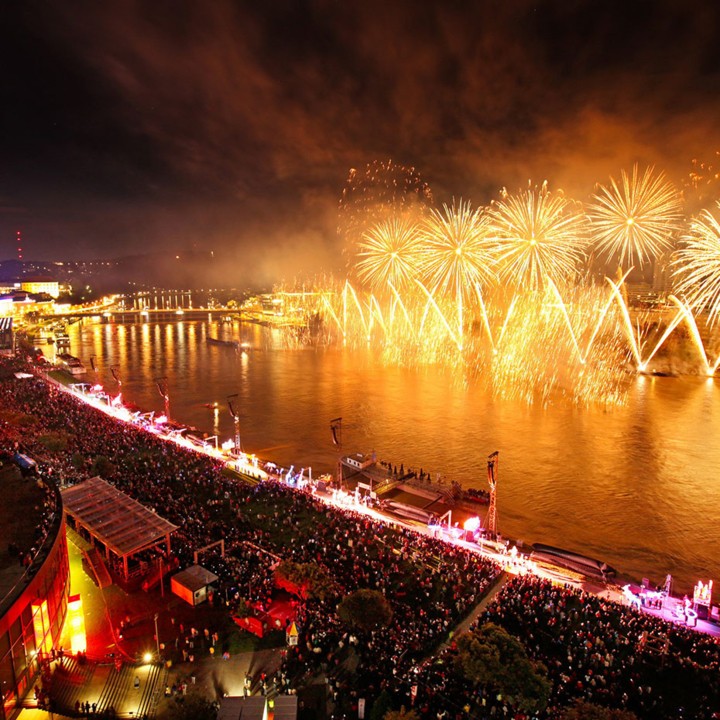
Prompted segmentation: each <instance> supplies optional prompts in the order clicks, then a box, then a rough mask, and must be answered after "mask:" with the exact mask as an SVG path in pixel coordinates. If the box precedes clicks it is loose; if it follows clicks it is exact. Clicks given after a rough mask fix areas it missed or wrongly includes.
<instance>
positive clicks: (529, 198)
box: [489, 183, 587, 289]
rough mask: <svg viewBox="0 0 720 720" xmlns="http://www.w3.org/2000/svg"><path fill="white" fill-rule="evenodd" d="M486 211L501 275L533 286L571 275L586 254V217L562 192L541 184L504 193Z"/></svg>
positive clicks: (513, 281)
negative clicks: (555, 191) (536, 186)
mask: <svg viewBox="0 0 720 720" xmlns="http://www.w3.org/2000/svg"><path fill="white" fill-rule="evenodd" d="M489 214H490V223H491V226H492V229H491V234H492V235H493V237H494V240H495V242H496V244H497V263H498V275H499V277H500V279H501V280H503V281H508V282H510V283H511V284H512V285H514V286H517V287H525V288H528V289H538V288H543V287H545V286H546V285H547V282H548V280H550V281H552V282H554V283H556V284H562V283H564V282H565V281H567V280H569V279H570V278H573V277H574V276H575V275H576V273H577V270H578V267H579V264H580V262H581V261H582V260H583V259H584V257H585V253H584V247H585V242H586V234H587V233H586V222H585V219H584V216H583V214H582V213H581V212H580V211H579V209H578V207H577V206H576V204H575V203H573V202H572V201H570V200H568V199H567V198H565V196H564V195H563V194H561V193H554V194H553V193H551V192H550V191H549V190H548V188H547V184H545V183H543V185H542V186H541V187H540V188H532V187H530V188H528V189H527V190H524V191H522V192H519V193H518V194H516V195H509V194H508V193H507V192H503V197H502V199H501V200H499V201H497V202H494V203H493V205H492V207H491V209H490V211H489Z"/></svg>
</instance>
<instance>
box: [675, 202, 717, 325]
mask: <svg viewBox="0 0 720 720" xmlns="http://www.w3.org/2000/svg"><path fill="white" fill-rule="evenodd" d="M716 205H717V207H718V209H719V210H720V202H717V203H716ZM673 270H674V272H673V276H674V278H675V279H676V281H677V282H676V286H675V292H676V293H677V294H678V295H682V296H684V297H685V298H686V300H687V302H688V304H689V305H690V306H691V307H693V308H694V309H695V310H696V311H698V312H702V311H707V312H708V313H709V318H708V321H709V323H710V324H711V325H714V324H715V322H716V321H717V320H718V318H720V222H718V220H717V218H716V217H715V216H714V215H713V214H712V213H711V212H709V211H708V210H703V212H702V213H700V216H699V217H697V218H695V219H693V220H692V221H691V223H690V232H689V233H688V234H687V235H686V236H685V237H684V238H683V245H682V247H681V248H680V249H679V250H678V252H677V256H676V258H675V260H674V261H673Z"/></svg>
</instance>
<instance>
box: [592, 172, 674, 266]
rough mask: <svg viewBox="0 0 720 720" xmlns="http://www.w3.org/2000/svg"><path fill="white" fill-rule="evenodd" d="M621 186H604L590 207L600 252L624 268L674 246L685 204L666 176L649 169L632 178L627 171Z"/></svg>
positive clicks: (635, 173) (622, 178) (654, 256)
mask: <svg viewBox="0 0 720 720" xmlns="http://www.w3.org/2000/svg"><path fill="white" fill-rule="evenodd" d="M620 177H621V181H620V183H619V184H618V183H617V182H615V180H614V179H613V178H610V185H609V186H604V185H600V186H599V187H598V192H597V193H596V194H595V195H594V196H593V202H592V203H591V204H590V206H589V207H588V216H589V217H590V222H591V224H592V226H593V228H594V236H595V243H596V247H597V250H598V252H599V254H600V255H605V256H606V257H607V258H608V259H610V258H617V259H618V260H619V262H620V265H621V266H622V267H629V266H630V265H632V264H633V263H634V262H635V261H637V262H638V263H639V265H640V267H642V265H643V263H645V262H647V261H648V260H650V259H651V258H657V257H658V256H659V255H661V254H662V253H663V252H664V251H665V250H667V249H668V248H669V247H670V246H671V241H672V237H673V235H674V234H676V233H677V232H678V231H679V229H680V219H681V210H682V205H681V201H680V196H679V194H678V192H677V190H676V189H675V187H674V186H673V185H672V183H670V182H669V181H668V180H667V179H666V178H665V175H664V174H663V173H661V172H660V173H656V172H655V170H654V168H647V169H646V170H645V172H644V173H643V175H642V177H641V176H640V174H639V170H638V166H637V165H635V166H634V167H633V171H632V175H628V174H627V173H626V172H625V171H624V170H623V171H622V173H621V176H620Z"/></svg>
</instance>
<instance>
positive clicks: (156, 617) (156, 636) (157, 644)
mask: <svg viewBox="0 0 720 720" xmlns="http://www.w3.org/2000/svg"><path fill="white" fill-rule="evenodd" d="M159 614H160V613H155V645H156V646H157V656H158V661H159V660H160V636H159V635H158V624H157V621H158V615H159Z"/></svg>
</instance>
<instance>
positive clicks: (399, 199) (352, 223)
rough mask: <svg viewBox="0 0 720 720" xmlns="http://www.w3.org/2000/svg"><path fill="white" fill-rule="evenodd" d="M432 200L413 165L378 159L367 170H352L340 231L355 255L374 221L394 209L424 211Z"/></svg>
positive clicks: (345, 190)
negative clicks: (356, 249) (356, 248)
mask: <svg viewBox="0 0 720 720" xmlns="http://www.w3.org/2000/svg"><path fill="white" fill-rule="evenodd" d="M432 204H433V196H432V191H431V189H430V186H429V185H428V184H427V183H426V182H425V181H424V180H423V179H422V178H421V177H420V173H419V172H418V171H417V170H416V169H415V168H414V167H405V166H404V165H400V164H399V163H395V162H393V161H392V160H388V161H387V162H381V161H377V160H376V161H375V162H372V163H369V164H368V165H367V166H366V167H365V169H364V170H356V169H352V170H350V173H349V174H348V179H347V181H346V183H345V187H344V188H343V191H342V196H341V198H340V204H339V207H338V210H339V214H338V234H339V235H340V237H342V238H343V239H344V240H345V242H346V244H347V248H346V249H347V250H348V252H349V253H350V256H351V258H352V256H353V255H354V251H355V246H356V245H357V244H358V243H359V242H360V241H361V240H362V238H363V235H364V234H365V233H366V232H367V231H368V230H369V229H370V228H371V227H372V226H373V225H375V224H376V223H378V222H381V221H382V220H384V219H385V218H387V217H388V216H390V215H391V214H393V213H395V214H400V213H402V214H406V213H408V212H417V213H419V214H422V213H423V212H425V209H426V208H427V207H430V206H432Z"/></svg>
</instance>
